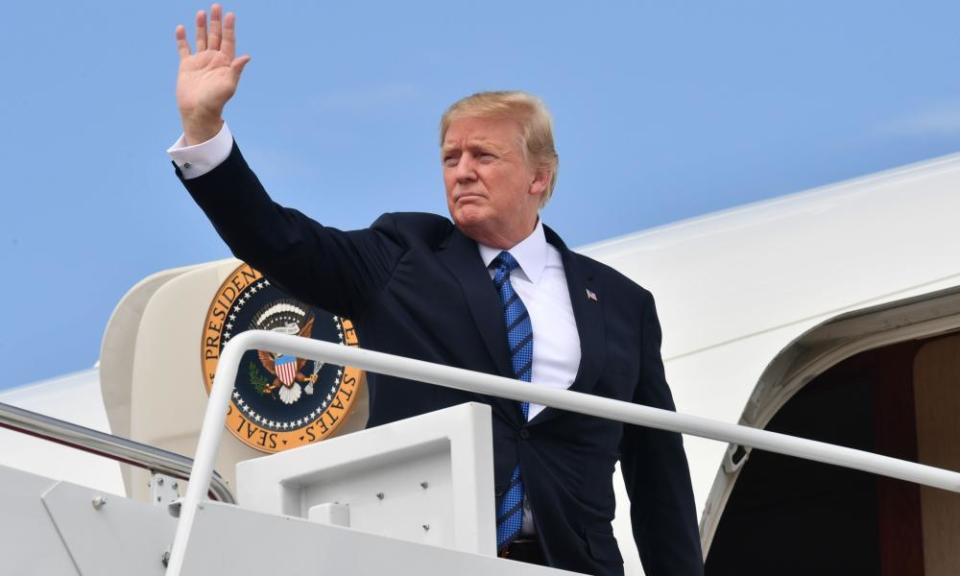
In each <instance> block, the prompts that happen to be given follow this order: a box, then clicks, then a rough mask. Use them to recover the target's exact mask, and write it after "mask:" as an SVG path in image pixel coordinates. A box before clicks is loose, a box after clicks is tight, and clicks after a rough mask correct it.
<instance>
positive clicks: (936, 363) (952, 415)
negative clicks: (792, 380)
mask: <svg viewBox="0 0 960 576" xmlns="http://www.w3.org/2000/svg"><path fill="white" fill-rule="evenodd" d="M766 428H767V429H768V430H773V431H776V432H783V433H786V434H792V435H796V436H801V437H804V438H811V439H815V440H822V441H825V442H831V443H835V444H840V445H844V446H850V447H853V448H859V449H863V450H868V451H872V452H877V453H880V454H886V455H889V456H894V457H898V458H904V459H907V460H913V461H919V462H922V463H925V464H930V465H934V466H938V467H943V468H948V469H952V470H960V334H951V335H947V336H942V337H938V338H931V339H928V340H920V341H910V342H904V343H900V344H895V345H891V346H887V347H884V348H879V349H875V350H871V351H868V352H864V353H861V354H858V355H856V356H853V357H851V358H849V359H847V360H845V361H843V362H841V363H839V364H837V365H836V366H833V367H832V368H830V369H829V370H827V371H826V372H824V373H823V374H821V375H820V376H818V377H817V378H815V379H814V380H812V381H811V382H810V383H809V384H807V385H806V386H805V387H804V388H803V389H802V390H800V391H799V392H798V393H797V394H796V395H794V396H793V398H791V399H790V400H789V401H788V402H787V403H786V404H785V405H784V406H783V407H782V408H781V409H780V410H779V411H778V412H777V414H776V415H775V416H774V417H773V419H772V420H771V421H770V423H769V425H768V426H767V427H766ZM958 539H960V495H958V494H951V493H948V492H944V491H941V490H936V489H932V488H921V487H919V486H916V485H914V484H909V483H906V482H901V481H898V480H892V479H887V478H878V477H876V476H873V475H870V474H866V473H862V472H857V471H852V470H847V469H843V468H838V467H835V466H829V465H825V464H819V463H815V462H808V461H803V460H799V459H795V458H789V457H786V456H780V455H777V454H770V453H766V452H762V451H754V452H753V453H752V454H751V455H750V458H749V460H748V461H747V462H746V463H745V464H744V467H743V469H742V470H741V471H740V474H739V477H738V478H737V481H736V484H735V485H734V487H733V490H732V492H731V494H730V498H729V500H728V501H727V505H726V507H725V509H724V511H723V515H722V517H721V519H720V522H719V524H718V527H717V531H716V533H715V535H714V538H713V541H712V545H711V547H710V552H709V555H708V557H707V562H706V574H707V575H710V576H721V575H727V574H736V575H738V576H748V575H753V574H757V575H760V574H762V575H764V576H768V575H771V574H776V575H779V576H790V575H794V574H796V575H800V574H803V575H809V574H818V575H833V574H837V575H839V574H842V575H844V576H850V575H877V576H893V575H896V576H913V575H925V576H946V575H956V574H960V547H958V546H956V542H957V540H958Z"/></svg>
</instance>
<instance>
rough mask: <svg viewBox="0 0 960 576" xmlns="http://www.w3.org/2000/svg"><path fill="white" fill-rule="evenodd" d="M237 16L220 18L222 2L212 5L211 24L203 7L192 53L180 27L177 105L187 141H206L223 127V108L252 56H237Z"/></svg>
mask: <svg viewBox="0 0 960 576" xmlns="http://www.w3.org/2000/svg"><path fill="white" fill-rule="evenodd" d="M236 21H237V19H236V16H235V15H234V14H233V13H232V12H228V13H227V15H226V16H224V17H221V8H220V5H219V4H214V5H213V6H211V7H210V24H209V26H208V25H207V15H206V13H205V12H204V11H203V10H201V11H199V12H197V18H196V27H197V34H196V52H193V53H191V52H190V44H189V43H188V42H187V31H186V28H184V26H183V25H182V24H181V25H179V26H177V32H176V38H177V51H178V52H179V53H180V69H179V71H178V72H177V106H178V107H179V109H180V119H181V122H182V123H183V133H184V136H185V137H186V139H187V144H199V143H201V142H206V141H207V140H209V139H210V138H213V137H214V136H216V135H217V132H219V131H220V128H221V126H223V107H224V106H225V105H226V104H227V101H229V100H230V98H232V97H233V95H234V93H235V92H236V91H237V84H238V83H239V82H240V74H241V73H242V72H243V67H244V66H246V64H247V62H249V61H250V56H248V55H243V56H240V57H237V56H236Z"/></svg>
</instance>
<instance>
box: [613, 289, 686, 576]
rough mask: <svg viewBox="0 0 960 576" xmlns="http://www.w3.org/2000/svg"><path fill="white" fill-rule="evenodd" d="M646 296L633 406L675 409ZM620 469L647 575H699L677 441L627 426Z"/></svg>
mask: <svg viewBox="0 0 960 576" xmlns="http://www.w3.org/2000/svg"><path fill="white" fill-rule="evenodd" d="M645 296H646V298H645V302H644V307H643V317H642V319H641V325H642V332H641V368H640V381H639V382H638V383H637V387H636V391H635V393H634V398H633V401H634V402H636V403H638V404H644V405H647V406H653V407H655V408H662V409H666V410H676V408H675V407H674V403H673V397H672V395H671V394H670V388H669V387H668V386H667V381H666V378H665V376H664V370H663V360H662V358H661V356H660V341H661V332H660V321H659V320H658V319H657V312H656V308H655V306H654V302H653V297H652V296H650V295H649V293H645ZM620 464H621V469H622V471H623V478H624V482H625V484H626V488H627V493H628V494H629V496H630V519H631V523H632V525H633V535H634V539H635V540H636V543H637V548H638V550H639V551H640V560H641V561H642V563H643V568H644V572H645V573H646V574H647V576H665V575H671V576H676V575H690V576H694V575H702V574H703V554H702V552H701V549H700V532H699V529H698V527H697V519H696V507H695V504H694V500H693V488H692V486H691V483H690V471H689V468H688V466H687V459H686V455H685V453H684V451H683V441H682V439H681V436H680V435H679V434H676V433H673V432H665V431H662V430H655V429H652V428H646V427H642V426H632V425H625V427H624V434H623V441H622V445H621V462H620Z"/></svg>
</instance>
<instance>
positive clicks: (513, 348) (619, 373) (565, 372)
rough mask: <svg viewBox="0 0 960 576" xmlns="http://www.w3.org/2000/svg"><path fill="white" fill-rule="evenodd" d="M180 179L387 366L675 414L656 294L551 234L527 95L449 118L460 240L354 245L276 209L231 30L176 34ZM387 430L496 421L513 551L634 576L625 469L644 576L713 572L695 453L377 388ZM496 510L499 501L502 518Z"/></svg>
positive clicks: (444, 228) (509, 405) (445, 146)
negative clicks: (622, 529) (419, 423)
mask: <svg viewBox="0 0 960 576" xmlns="http://www.w3.org/2000/svg"><path fill="white" fill-rule="evenodd" d="M177 42H178V48H179V51H180V55H181V63H180V72H179V76H178V82H177V100H178V104H179V107H180V111H181V116H182V120H183V127H184V136H183V137H182V139H181V141H180V142H178V143H177V144H176V145H174V148H172V149H171V155H172V156H173V158H174V162H175V164H176V165H177V172H178V175H179V176H180V177H181V178H182V179H183V182H184V184H185V185H186V187H187V189H188V190H189V191H190V193H191V195H192V196H193V198H194V199H195V200H196V202H197V203H198V204H199V205H200V206H201V208H202V209H203V210H204V211H205V212H206V214H207V215H208V217H209V218H210V220H211V221H212V222H213V224H214V226H215V227H216V229H217V231H218V232H219V233H220V235H221V236H222V237H223V239H224V240H225V241H226V243H227V244H228V245H229V246H230V248H231V249H232V250H233V252H234V254H236V255H237V256H238V257H239V258H241V259H243V260H245V261H247V262H248V263H250V264H251V265H253V266H254V267H256V268H258V269H259V270H261V271H263V272H264V273H265V274H266V275H268V276H269V277H271V278H272V279H273V280H274V281H276V282H277V283H279V284H280V285H282V286H283V287H284V288H285V289H286V290H287V291H288V292H290V293H292V294H293V295H294V296H296V297H297V298H300V299H302V300H304V301H306V302H309V303H311V304H314V305H317V306H320V307H322V308H325V309H327V310H330V311H332V312H334V313H337V314H342V315H344V316H348V317H350V318H351V319H353V321H354V323H355V325H356V326H357V328H358V331H359V332H360V333H361V334H363V337H364V342H365V345H367V346H369V347H370V348H372V349H376V350H380V351H383V352H388V353H392V354H398V355H401V356H407V357H412V358H418V359H421V360H427V361H431V362H438V363H443V364H448V365H453V366H458V367H461V368H467V369H470V370H476V371H480V372H486V373H490V374H499V375H503V376H509V377H513V378H518V379H522V380H527V381H532V382H533V383H535V384H540V385H544V386H552V387H558V388H569V389H571V390H576V391H580V392H587V393H591V394H597V395H601V396H606V397H610V398H616V399H619V400H627V401H633V402H637V403H642V404H646V405H650V406H655V407H659V408H666V409H673V401H672V399H671V395H670V391H669V388H668V387H667V384H666V382H665V379H664V375H663V365H662V361H661V358H660V327H659V323H658V320H657V317H656V312H655V309H654V305H653V299H652V297H651V295H650V294H649V292H647V291H645V290H644V289H643V288H641V287H640V286H638V285H636V284H634V283H633V282H632V281H630V280H629V279H627V278H626V277H624V276H623V275H621V274H619V273H617V272H616V271H614V270H612V269H611V268H609V267H607V266H604V265H602V264H600V263H598V262H595V261H593V260H590V259H589V258H586V257H584V256H581V255H579V254H576V253H574V252H571V251H570V250H569V249H568V248H567V247H566V246H565V245H564V243H563V242H562V240H561V239H560V237H559V236H557V235H556V233H554V232H553V231H552V230H550V229H549V228H547V227H545V226H543V225H542V223H541V222H540V219H539V210H540V208H541V207H542V206H543V204H544V203H545V202H546V200H547V199H548V198H549V195H550V193H551V192H552V189H553V184H554V181H555V178H556V169H557V155H556V152H555V150H554V146H553V136H552V130H551V126H550V119H549V115H548V114H547V112H546V109H545V108H544V107H543V105H542V104H541V103H540V102H539V100H537V99H536V98H533V97H532V96H529V95H527V94H523V93H518V92H496V93H481V94H476V95H474V96H471V97H468V98H465V99H463V100H461V101H459V102H457V103H456V104H454V105H453V106H451V108H450V109H449V110H448V111H447V113H446V114H445V115H444V117H443V120H442V125H441V148H442V159H443V173H444V182H445V187H446V191H447V203H448V208H449V210H450V215H451V217H452V220H453V221H452V222H451V221H450V220H448V219H446V218H443V217H440V216H436V215H431V214H387V215H384V216H382V217H381V218H379V219H378V220H377V221H376V222H375V223H374V224H373V225H372V226H371V227H370V228H368V229H363V230H356V231H349V232H343V231H340V230H337V229H334V228H329V227H325V226H322V225H320V224H318V223H317V222H315V221H313V220H311V219H309V218H307V217H306V216H304V215H303V214H301V213H299V212H297V211H295V210H290V209H287V208H284V207H282V206H279V205H277V204H276V203H274V202H273V201H272V200H271V199H270V198H269V196H267V194H266V192H265V191H264V189H263V187H262V186H261V184H260V182H259V180H258V179H257V178H256V176H255V175H254V174H253V172H252V171H251V170H250V169H249V167H248V166H247V164H246V162H245V161H244V159H243V157H242V155H241V154H240V151H239V148H238V147H237V146H236V144H235V143H234V141H233V138H232V136H231V135H230V133H229V130H228V129H227V128H226V126H225V124H224V122H223V120H222V119H221V112H222V110H223V106H224V105H225V104H226V102H227V100H229V98H230V97H231V96H232V95H233V93H234V91H235V90H236V86H237V82H238V80H239V76H240V73H241V71H242V69H243V66H244V65H245V64H246V62H247V61H248V57H240V58H236V57H235V54H234V18H233V16H232V15H231V14H228V15H227V16H226V18H225V19H223V20H222V21H221V17H220V10H219V7H218V6H216V5H214V7H213V9H212V15H211V21H210V25H209V30H207V23H206V17H205V15H204V14H203V13H200V14H198V18H197V52H196V53H193V54H191V52H190V49H189V47H188V45H187V41H186V37H185V31H184V29H183V28H182V27H178V29H177ZM368 382H369V386H370V419H369V425H370V426H376V425H379V424H383V423H386V422H392V421H395V420H399V419H402V418H406V417H409V416H414V415H417V414H422V413H424V412H428V411H432V410H436V409H439V408H444V407H448V406H453V405H456V404H459V403H462V402H467V401H481V402H485V403H487V404H489V405H490V406H491V407H492V415H493V442H494V454H495V466H494V473H495V479H494V480H495V486H496V489H497V502H496V503H495V505H496V506H497V515H498V534H497V537H498V549H499V550H500V552H501V554H502V555H505V556H508V557H512V558H515V559H522V560H527V561H533V562H539V563H544V564H547V565H550V566H555V567H558V568H565V569H569V570H574V571H578V572H585V573H590V574H621V573H622V572H623V566H622V558H621V556H620V552H619V550H618V547H617V544H616V540H615V539H614V537H613V532H612V529H611V524H610V523H611V520H612V519H613V515H614V508H615V502H614V495H613V487H612V474H613V471H614V465H615V463H616V461H617V460H618V459H619V460H620V462H621V465H622V470H623V474H624V479H625V481H626V486H627V491H628V493H629V495H630V499H631V520H632V523H633V532H634V537H635V539H636V542H637V545H638V547H639V549H640V553H641V560H642V561H643V564H644V568H645V571H646V573H647V574H649V575H652V576H659V575H666V574H670V575H679V574H684V575H686V574H702V570H703V568H702V561H701V553H700V546H699V533H698V530H697V525H696V518H695V511H694V503H693V496H692V490H691V487H690V478H689V472H688V469H687V463H686V459H685V456H684V452H683V447H682V444H681V440H680V437H679V436H678V435H676V434H672V433H666V432H660V431H654V430H650V429H646V428H641V427H635V426H624V425H621V424H619V423H615V422H610V421H606V420H602V419H599V418H593V417H585V416H580V415H577V414H572V413H568V412H563V411H559V410H554V409H550V408H546V409H544V407H542V406H536V405H527V404H525V403H524V404H520V403H516V402H512V401H507V400H502V399H497V398H490V397H481V396H477V395H474V394H470V393H465V392H460V391H454V390H449V389H445V388H438V387H432V386H428V385H425V384H419V383H412V382H400V381H397V379H394V378H387V377H381V376H378V375H370V377H369V380H368ZM491 505H494V503H491Z"/></svg>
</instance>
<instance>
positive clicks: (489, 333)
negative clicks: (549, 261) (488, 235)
mask: <svg viewBox="0 0 960 576" xmlns="http://www.w3.org/2000/svg"><path fill="white" fill-rule="evenodd" d="M437 256H438V258H439V259H440V261H441V262H442V263H443V264H444V266H446V267H447V269H448V270H450V272H451V273H452V274H453V275H454V276H455V277H456V279H457V281H458V282H459V283H460V288H461V289H462V290H463V296H464V298H465V299H466V301H467V305H468V307H469V308H470V314H471V315H472V316H473V321H474V324H475V325H476V327H477V330H478V331H479V332H480V336H481V337H482V338H483V342H484V344H485V345H486V348H487V352H489V354H490V358H491V359H492V360H493V363H494V365H495V366H496V368H497V372H498V373H499V374H500V375H503V376H507V377H512V376H511V375H512V374H513V366H512V365H511V364H510V358H509V354H508V352H509V350H508V349H507V332H506V328H505V327H504V325H503V305H502V304H501V303H500V297H499V295H498V294H497V291H496V289H495V288H494V286H493V281H492V280H491V279H490V273H489V272H488V271H487V269H486V268H485V267H484V266H483V260H481V258H480V251H479V249H478V248H477V244H476V242H474V241H473V240H471V239H470V238H467V237H466V236H464V235H463V233H461V232H460V231H459V230H456V229H454V231H453V232H452V233H451V235H450V237H449V238H448V239H447V242H446V243H445V244H444V245H443V246H441V247H440V250H439V251H438V252H437ZM492 401H493V403H494V405H498V406H500V408H501V409H502V410H503V412H504V414H508V415H509V416H510V418H511V419H513V420H516V423H517V424H519V423H520V418H521V414H520V407H519V404H518V403H517V402H514V401H513V400H507V399H505V398H492Z"/></svg>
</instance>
